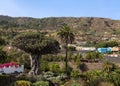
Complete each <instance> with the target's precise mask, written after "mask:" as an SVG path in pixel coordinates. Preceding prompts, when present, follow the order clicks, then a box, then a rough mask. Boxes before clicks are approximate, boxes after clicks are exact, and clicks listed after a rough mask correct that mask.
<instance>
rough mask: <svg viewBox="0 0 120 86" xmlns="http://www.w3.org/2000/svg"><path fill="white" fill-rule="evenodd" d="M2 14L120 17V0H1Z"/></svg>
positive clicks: (38, 16) (0, 12) (41, 16)
mask: <svg viewBox="0 0 120 86" xmlns="http://www.w3.org/2000/svg"><path fill="white" fill-rule="evenodd" d="M0 15H9V16H14V17H18V16H19V17H20V16H21V17H23V16H26V17H35V18H44V17H105V18H112V19H120V0H0Z"/></svg>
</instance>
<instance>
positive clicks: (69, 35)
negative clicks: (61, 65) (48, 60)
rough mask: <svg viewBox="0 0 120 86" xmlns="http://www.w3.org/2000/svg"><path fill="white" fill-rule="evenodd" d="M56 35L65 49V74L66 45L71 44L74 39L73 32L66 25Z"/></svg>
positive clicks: (66, 60)
mask: <svg viewBox="0 0 120 86" xmlns="http://www.w3.org/2000/svg"><path fill="white" fill-rule="evenodd" d="M57 35H58V36H59V37H60V38H61V40H62V41H63V42H65V47H66V51H65V52H66V56H65V62H66V74H67V71H68V43H72V42H73V41H74V39H75V35H74V33H73V31H72V30H71V29H70V27H69V26H67V25H66V24H65V25H63V26H62V28H61V29H60V30H59V31H58V33H57Z"/></svg>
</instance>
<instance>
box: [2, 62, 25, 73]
mask: <svg viewBox="0 0 120 86" xmlns="http://www.w3.org/2000/svg"><path fill="white" fill-rule="evenodd" d="M23 72H24V65H19V64H17V63H15V62H10V63H4V64H0V74H11V73H23Z"/></svg>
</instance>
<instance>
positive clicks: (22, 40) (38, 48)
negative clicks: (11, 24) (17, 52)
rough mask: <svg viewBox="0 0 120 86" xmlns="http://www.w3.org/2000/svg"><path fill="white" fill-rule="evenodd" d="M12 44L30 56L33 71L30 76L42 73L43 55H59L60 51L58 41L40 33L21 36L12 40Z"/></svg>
mask: <svg viewBox="0 0 120 86" xmlns="http://www.w3.org/2000/svg"><path fill="white" fill-rule="evenodd" d="M11 44H12V46H14V47H16V48H18V49H21V50H23V51H25V52H26V53H29V54H30V61H31V70H30V72H29V74H31V75H37V74H39V73H40V69H39V68H40V67H39V65H40V64H39V58H40V57H41V55H44V54H48V53H57V52H58V51H59V49H60V48H59V43H58V41H56V40H54V39H52V38H48V37H46V36H44V35H43V34H40V33H24V34H20V35H18V36H16V37H15V38H14V39H13V40H12V43H11Z"/></svg>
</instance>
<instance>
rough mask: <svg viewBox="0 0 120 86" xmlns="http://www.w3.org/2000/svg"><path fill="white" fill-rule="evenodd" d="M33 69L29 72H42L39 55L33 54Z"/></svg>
mask: <svg viewBox="0 0 120 86" xmlns="http://www.w3.org/2000/svg"><path fill="white" fill-rule="evenodd" d="M30 61H31V63H30V64H31V70H30V72H29V74H30V75H38V74H40V64H39V55H31V56H30Z"/></svg>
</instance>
